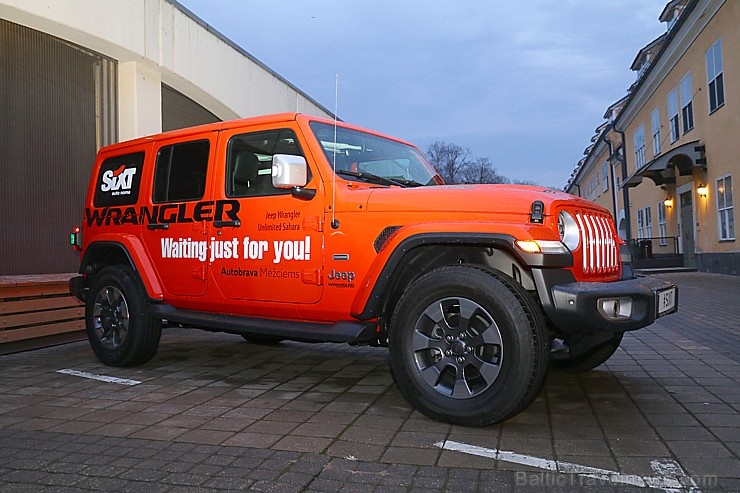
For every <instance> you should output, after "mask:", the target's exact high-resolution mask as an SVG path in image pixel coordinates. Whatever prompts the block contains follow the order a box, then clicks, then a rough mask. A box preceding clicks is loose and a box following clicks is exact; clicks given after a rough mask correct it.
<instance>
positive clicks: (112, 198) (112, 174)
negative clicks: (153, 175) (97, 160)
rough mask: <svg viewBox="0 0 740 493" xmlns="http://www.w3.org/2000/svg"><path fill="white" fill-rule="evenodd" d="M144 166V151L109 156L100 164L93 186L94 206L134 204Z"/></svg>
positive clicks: (137, 195) (137, 196) (137, 197)
mask: <svg viewBox="0 0 740 493" xmlns="http://www.w3.org/2000/svg"><path fill="white" fill-rule="evenodd" d="M143 166H144V153H143V152H136V153H132V154H125V155H123V156H116V157H111V158H108V159H106V160H105V161H103V164H102V165H101V166H100V175H98V181H97V186H96V188H95V198H94V201H93V203H94V205H95V207H107V206H116V205H127V204H135V203H136V202H137V200H138V199H139V184H140V183H141V173H142V171H143V169H142V168H143Z"/></svg>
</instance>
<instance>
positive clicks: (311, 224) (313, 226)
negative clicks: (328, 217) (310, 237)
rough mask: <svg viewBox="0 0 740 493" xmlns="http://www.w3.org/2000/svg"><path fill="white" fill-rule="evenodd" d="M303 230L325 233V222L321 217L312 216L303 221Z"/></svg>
mask: <svg viewBox="0 0 740 493" xmlns="http://www.w3.org/2000/svg"><path fill="white" fill-rule="evenodd" d="M303 229H309V230H312V231H319V232H321V231H324V221H323V220H322V219H321V216H311V217H306V218H304V219H303Z"/></svg>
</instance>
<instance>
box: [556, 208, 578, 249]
mask: <svg viewBox="0 0 740 493" xmlns="http://www.w3.org/2000/svg"><path fill="white" fill-rule="evenodd" d="M558 233H560V241H562V242H563V243H565V246H567V247H568V249H570V251H571V252H572V251H575V250H576V249H577V248H578V245H579V244H580V243H581V232H580V231H579V230H578V223H576V220H575V219H573V216H571V215H570V214H569V213H567V212H565V211H561V212H560V214H558Z"/></svg>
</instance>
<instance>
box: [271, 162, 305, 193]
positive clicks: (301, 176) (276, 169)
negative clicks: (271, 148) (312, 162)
mask: <svg viewBox="0 0 740 493" xmlns="http://www.w3.org/2000/svg"><path fill="white" fill-rule="evenodd" d="M307 182H308V164H307V163H306V158H304V157H303V156H293V155H290V154H275V155H274V156H272V186H273V187H275V188H296V187H305V186H306V183H307Z"/></svg>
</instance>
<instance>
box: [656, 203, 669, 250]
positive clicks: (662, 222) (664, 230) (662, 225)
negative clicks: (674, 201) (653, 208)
mask: <svg viewBox="0 0 740 493" xmlns="http://www.w3.org/2000/svg"><path fill="white" fill-rule="evenodd" d="M658 235H659V236H660V246H666V245H668V239H667V238H666V236H667V235H668V227H667V225H666V210H665V202H664V201H662V200H661V201H660V202H658Z"/></svg>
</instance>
